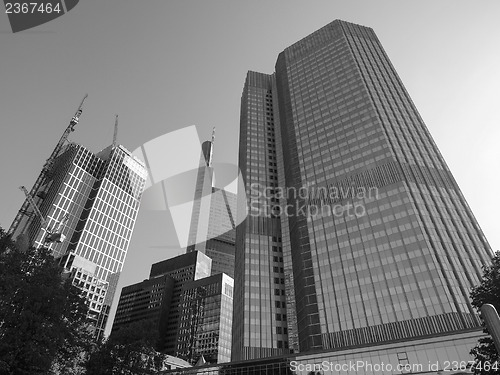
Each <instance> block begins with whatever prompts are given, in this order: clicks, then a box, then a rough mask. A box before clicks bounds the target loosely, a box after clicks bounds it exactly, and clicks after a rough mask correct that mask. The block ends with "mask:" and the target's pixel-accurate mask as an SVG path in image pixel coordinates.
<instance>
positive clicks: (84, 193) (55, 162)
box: [9, 98, 147, 337]
mask: <svg viewBox="0 0 500 375" xmlns="http://www.w3.org/2000/svg"><path fill="white" fill-rule="evenodd" d="M84 100H85V98H84ZM82 105H83V101H82V104H80V106H79V108H78V110H77V112H76V114H75V116H74V117H73V118H72V119H71V122H70V124H69V126H68V127H67V129H66V130H65V132H64V133H63V136H62V137H61V139H60V140H59V142H58V143H57V145H56V147H55V149H54V151H53V152H52V154H51V155H50V157H49V159H48V160H47V162H46V163H45V165H44V166H43V168H42V171H41V173H40V175H39V176H38V178H37V180H36V182H35V184H34V186H33V187H32V189H31V190H30V191H28V190H27V189H26V188H24V187H22V189H23V191H24V192H25V195H26V200H25V202H24V203H23V205H22V207H21V209H20V210H19V212H18V214H17V215H16V218H15V219H14V221H13V223H12V225H11V227H10V229H9V234H11V235H12V237H13V238H14V239H17V242H18V244H19V246H20V247H26V246H34V247H36V248H39V247H42V246H45V247H49V248H50V249H51V250H52V252H53V254H54V257H55V258H56V259H59V261H60V263H61V265H63V266H64V268H65V270H66V271H67V272H69V274H70V275H71V277H72V280H73V283H74V284H75V285H76V286H78V287H79V288H80V289H82V290H83V291H84V293H85V294H86V296H87V300H88V306H89V317H90V318H91V319H92V320H93V322H94V326H95V327H96V335H97V336H98V337H100V336H101V335H102V333H103V332H104V328H105V326H106V322H107V317H108V314H109V310H110V307H111V303H112V301H113V297H114V293H115V290H116V285H117V282H118V278H119V276H120V273H121V271H122V269H123V264H124V261H125V257H126V253H127V249H128V246H129V242H130V239H131V236H132V231H133V228H134V224H135V220H136V217H137V213H138V211H139V205H140V199H141V195H142V192H143V190H144V186H145V181H146V177H147V171H146V168H145V166H144V164H143V163H142V161H140V160H139V159H137V158H135V157H134V156H132V154H131V153H130V152H129V151H128V150H127V149H125V148H124V147H123V146H119V145H116V127H117V124H115V136H114V139H113V143H112V144H111V145H110V146H108V147H107V148H105V149H104V150H102V151H100V152H99V153H93V152H91V151H90V150H88V149H87V148H85V147H84V146H82V145H78V144H75V143H72V142H68V135H69V134H70V133H71V132H72V131H74V128H75V126H76V125H77V124H78V122H79V117H80V115H81V113H82Z"/></svg>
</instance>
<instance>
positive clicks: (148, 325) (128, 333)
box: [87, 320, 166, 375]
mask: <svg viewBox="0 0 500 375" xmlns="http://www.w3.org/2000/svg"><path fill="white" fill-rule="evenodd" d="M157 340H158V330H157V326H156V324H155V323H154V322H152V321H150V320H142V321H138V322H136V323H132V324H130V325H128V326H125V327H123V328H121V329H120V330H118V331H116V332H112V334H111V335H110V337H109V338H108V339H107V340H106V341H104V342H103V343H101V344H100V345H99V347H98V348H97V349H96V350H95V351H94V352H93V353H92V354H91V355H90V357H89V361H88V362H87V375H142V374H144V375H146V374H154V373H156V372H157V371H159V370H161V368H162V366H163V361H164V359H165V357H166V356H165V355H164V354H161V353H159V352H157V351H156V350H155V346H156V344H157Z"/></svg>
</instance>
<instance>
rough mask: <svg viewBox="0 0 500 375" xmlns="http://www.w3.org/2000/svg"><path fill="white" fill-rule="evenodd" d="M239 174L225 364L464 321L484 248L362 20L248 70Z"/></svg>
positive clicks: (448, 328) (439, 333)
mask: <svg viewBox="0 0 500 375" xmlns="http://www.w3.org/2000/svg"><path fill="white" fill-rule="evenodd" d="M239 167H240V169H241V171H242V174H243V177H244V181H245V187H246V190H247V192H248V196H249V205H250V210H249V216H248V217H247V219H246V220H245V222H244V223H243V224H241V225H240V226H238V228H237V234H236V244H237V245H236V248H237V252H236V260H235V295H234V303H235V305H234V318H233V347H232V354H233V360H243V359H252V358H264V357H269V356H273V355H280V354H285V353H287V352H288V351H289V350H290V349H294V350H295V351H300V352H301V353H307V352H310V351H322V350H324V351H331V350H337V351H338V350H342V349H347V348H353V347H362V346H369V345H374V344H380V345H382V344H387V345H389V344H390V343H395V342H398V343H399V344H398V345H399V346H400V347H404V346H405V345H406V344H407V343H408V342H410V341H411V342H415V340H431V338H433V337H434V338H435V337H445V336H446V337H447V339H446V340H445V341H446V342H445V341H443V343H442V345H443V346H449V347H453V346H454V345H456V344H457V343H459V342H460V338H461V337H462V336H461V335H466V334H468V333H470V332H471V331H477V330H478V329H479V327H480V321H479V319H478V317H477V316H476V314H475V312H474V309H473V308H472V306H471V304H470V301H469V298H468V295H469V290H470V288H471V286H473V285H475V284H477V283H478V282H479V278H480V275H481V273H482V272H481V266H482V265H484V264H487V263H488V262H489V261H490V259H491V256H492V252H491V249H490V247H489V245H488V243H487V241H486V239H485V237H484V235H483V233H482V231H481V229H480V228H479V225H478V223H477V221H476V220H475V218H474V216H473V214H472V212H471V210H470V208H469V206H468V205H467V203H466V201H465V199H464V197H463V195H462V193H461V191H460V189H459V187H458V185H457V183H456V181H455V179H454V178H453V176H452V174H451V173H450V170H449V168H448V167H447V165H446V163H445V161H444V159H443V157H442V155H441V154H440V152H439V150H438V148H437V146H436V144H435V143H434V141H433V139H432V137H431V135H430V133H429V131H428V129H427V127H426V125H425V124H424V122H423V120H422V118H421V117H420V115H419V113H418V111H417V109H416V107H415V105H414V104H413V102H412V100H411V98H410V97H409V95H408V92H407V91H406V89H405V88H404V86H403V83H402V82H401V80H400V78H399V77H398V75H397V73H396V71H395V69H394V67H393V66H392V64H391V62H390V60H389V58H388V56H387V55H386V53H385V51H384V49H383V48H382V45H381V43H380V42H379V40H378V39H377V36H376V35H375V33H374V31H373V30H372V29H371V28H368V27H363V26H359V25H355V24H352V23H347V22H344V21H339V20H337V21H334V22H332V23H330V24H328V25H327V26H325V27H323V28H321V29H320V30H318V31H316V32H314V33H313V34H311V35H309V36H307V37H306V38H304V39H302V40H300V41H299V42H297V43H295V44H293V45H292V46H290V47H288V48H286V49H285V50H284V51H283V52H282V53H280V54H279V56H278V59H277V62H276V66H275V73H274V74H272V75H267V74H262V73H257V72H248V75H247V78H246V82H245V86H244V89H243V94H242V99H241V120H240V152H239ZM443 340H444V339H443ZM433 345H436V344H435V343H434V344H433ZM412 350H413V349H412ZM405 353H406V352H405ZM467 354H468V353H466V352H465V353H464V355H467ZM377 355H382V354H380V353H379V354H377ZM398 358H399V355H398Z"/></svg>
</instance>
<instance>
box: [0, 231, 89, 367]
mask: <svg viewBox="0 0 500 375" xmlns="http://www.w3.org/2000/svg"><path fill="white" fill-rule="evenodd" d="M61 271H62V269H61V267H60V266H59V265H58V264H57V262H56V261H55V260H54V258H53V257H52V255H51V251H50V250H49V249H45V248H42V249H38V250H35V249H33V248H31V249H28V250H27V251H25V252H22V251H19V250H18V249H17V248H16V246H15V244H14V243H13V241H12V240H11V239H10V238H9V236H7V235H6V233H5V231H4V230H3V229H2V228H0V374H8V375H24V374H26V375H28V374H29V375H33V374H55V373H56V374H57V373H61V374H80V373H83V370H84V361H85V359H86V358H85V355H84V353H86V352H88V351H89V350H90V345H91V343H92V335H91V332H90V331H89V329H88V326H87V321H86V316H87V306H86V304H85V298H84V297H82V296H81V295H80V291H79V290H78V289H77V288H76V287H75V286H73V285H72V284H71V280H69V279H68V280H63V276H62V272H61Z"/></svg>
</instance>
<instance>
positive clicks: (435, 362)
mask: <svg viewBox="0 0 500 375" xmlns="http://www.w3.org/2000/svg"><path fill="white" fill-rule="evenodd" d="M478 338H479V336H478V333H477V332H475V333H472V332H469V333H463V334H460V335H450V336H448V335H445V336H441V337H432V338H426V339H420V340H414V341H411V342H407V343H405V344H404V345H403V344H401V343H388V344H384V345H377V346H367V347H364V348H349V349H341V350H336V351H329V352H314V353H309V354H289V355H286V356H280V357H274V358H265V359H253V360H246V361H239V362H232V363H228V364H222V365H218V366H213V365H211V366H210V365H207V366H197V367H193V368H184V369H177V370H170V371H164V372H162V373H163V374H165V375H167V374H169V375H194V374H197V375H311V374H314V375H317V374H321V375H323V374H324V375H327V374H328V375H348V374H351V375H352V374H356V375H395V374H419V375H436V374H441V373H446V374H449V375H464V374H470V373H471V372H470V364H469V363H468V362H467V361H471V360H472V359H471V357H470V355H469V351H470V348H471V347H473V346H474V345H475V344H476V343H477V340H478Z"/></svg>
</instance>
